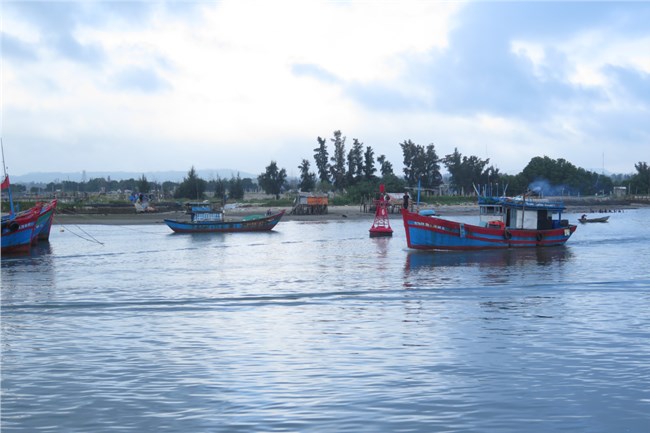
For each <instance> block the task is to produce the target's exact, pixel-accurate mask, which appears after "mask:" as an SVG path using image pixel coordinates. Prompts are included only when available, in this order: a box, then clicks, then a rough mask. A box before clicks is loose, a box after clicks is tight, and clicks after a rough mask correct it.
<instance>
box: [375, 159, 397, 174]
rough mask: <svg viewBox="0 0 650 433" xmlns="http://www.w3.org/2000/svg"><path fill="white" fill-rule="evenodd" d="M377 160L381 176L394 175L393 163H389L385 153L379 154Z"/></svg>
mask: <svg viewBox="0 0 650 433" xmlns="http://www.w3.org/2000/svg"><path fill="white" fill-rule="evenodd" d="M377 162H378V163H379V173H381V177H386V176H388V175H393V176H394V175H395V172H394V171H393V164H391V163H390V161H388V160H387V159H386V155H379V157H378V158H377Z"/></svg>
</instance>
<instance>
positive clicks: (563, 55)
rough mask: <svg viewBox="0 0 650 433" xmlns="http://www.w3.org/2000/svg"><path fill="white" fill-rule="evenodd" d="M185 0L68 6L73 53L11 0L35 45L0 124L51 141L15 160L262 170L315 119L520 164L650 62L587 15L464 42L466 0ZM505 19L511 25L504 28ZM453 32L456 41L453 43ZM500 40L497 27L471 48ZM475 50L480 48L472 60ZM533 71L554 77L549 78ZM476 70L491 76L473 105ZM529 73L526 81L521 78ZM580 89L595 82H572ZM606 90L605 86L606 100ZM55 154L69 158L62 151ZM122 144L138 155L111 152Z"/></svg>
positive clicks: (9, 69)
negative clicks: (560, 29)
mask: <svg viewBox="0 0 650 433" xmlns="http://www.w3.org/2000/svg"><path fill="white" fill-rule="evenodd" d="M68 5H69V4H68V3H61V4H59V3H54V4H50V5H49V7H50V8H64V7H67V6H68ZM128 5H130V4H128ZM128 5H127V6H128ZM183 5H184V4H183ZM188 5H190V6H191V8H189V7H188V10H185V9H183V10H182V11H181V12H182V13H179V8H170V7H166V6H165V4H164V3H155V4H153V3H146V2H145V3H142V4H137V5H136V7H137V14H135V15H133V14H131V13H130V12H129V10H126V11H125V10H122V9H120V8H122V7H123V4H122V3H84V7H82V8H72V7H71V8H70V10H68V11H62V12H61V14H62V15H64V16H65V17H66V20H64V21H65V23H67V24H68V25H69V27H68V28H66V27H64V26H58V27H57V28H56V29H55V30H53V31H55V32H56V34H58V35H62V39H63V40H64V41H68V40H69V41H72V42H71V44H72V45H73V48H74V50H77V52H81V53H82V54H83V53H84V50H85V49H86V48H88V49H89V50H90V49H92V52H91V54H92V55H88V56H85V57H84V56H83V55H77V56H69V57H66V53H65V52H64V50H63V49H62V48H61V47H54V46H50V45H48V44H49V39H48V38H47V37H46V34H48V33H47V29H45V28H44V27H43V26H44V24H43V23H44V20H47V19H48V18H47V15H46V14H45V15H41V16H39V17H38V19H30V17H32V16H33V14H34V13H36V12H34V10H31V11H30V13H31V14H32V15H29V14H26V15H21V14H20V13H19V12H17V11H16V10H14V9H10V10H7V11H6V14H5V17H4V21H3V25H4V29H3V30H4V31H5V32H6V33H7V34H8V35H11V37H12V38H15V40H17V41H22V43H24V44H27V45H25V46H28V44H32V45H33V47H34V51H35V52H36V53H37V58H38V60H37V61H33V60H31V61H27V60H24V59H14V58H7V59H5V58H3V72H2V90H3V102H2V105H3V107H2V109H3V110H2V111H3V121H2V134H3V136H4V137H6V138H9V137H11V140H7V143H5V144H6V145H7V146H10V145H11V144H10V143H17V144H18V145H19V146H20V147H21V149H23V148H24V149H31V150H33V151H35V152H39V154H47V155H50V157H48V158H43V160H44V161H47V164H44V165H43V166H38V164H39V161H40V160H41V159H40V158H39V159H36V160H35V159H34V158H33V157H29V156H28V155H25V157H23V156H22V155H21V154H18V155H17V156H16V153H14V155H12V156H13V157H14V158H15V159H16V160H15V161H14V162H13V166H14V167H15V169H16V170H17V172H18V173H20V172H28V171H35V170H41V171H44V170H51V169H54V167H51V165H52V164H55V165H57V167H56V169H57V170H83V169H86V170H104V169H115V170H119V169H131V168H133V166H135V167H136V168H137V167H141V169H142V170H145V169H146V170H156V169H186V168H187V167H189V166H190V165H196V166H197V167H201V166H203V167H205V168H209V167H216V166H218V167H228V166H229V167H232V168H236V169H240V170H243V171H248V172H260V171H262V170H263V167H264V166H265V165H267V164H268V162H269V161H270V160H271V159H275V160H277V161H278V163H279V165H281V166H286V167H287V168H288V169H291V168H293V167H295V166H297V165H298V164H299V163H300V161H301V160H302V159H303V158H312V156H313V152H312V149H313V148H315V147H316V137H317V136H325V137H328V138H329V137H330V136H331V134H332V131H333V130H335V129H341V130H342V132H343V134H344V135H346V136H348V137H349V140H350V142H351V139H352V138H359V139H360V140H361V141H362V142H364V143H365V144H366V145H370V146H373V148H374V150H375V154H376V155H377V156H378V155H379V154H382V153H383V154H386V155H387V156H388V158H389V160H391V162H392V163H393V165H394V166H395V168H396V170H397V171H401V168H399V167H400V166H401V159H402V157H401V150H400V148H399V142H401V141H403V140H405V139H412V140H413V141H415V142H416V143H418V144H425V145H426V144H428V143H431V142H433V143H434V144H436V147H437V149H438V153H439V154H440V155H444V154H446V153H450V152H451V151H453V148H454V147H458V149H459V151H460V152H461V153H463V154H464V155H472V154H474V155H477V156H479V157H485V155H486V152H485V149H486V147H488V148H489V149H490V152H489V153H487V155H488V156H490V158H491V162H493V163H495V164H496V165H497V166H500V167H502V169H505V170H507V171H509V172H517V171H519V170H521V169H522V168H523V166H524V165H525V164H526V163H527V162H528V160H529V159H530V157H533V156H538V154H539V153H543V152H544V151H546V150H547V149H551V150H552V149H554V146H555V145H554V144H553V143H554V140H555V141H557V142H562V141H563V140H575V143H574V144H575V146H574V147H577V148H579V147H580V146H582V144H581V143H584V142H586V141H589V140H590V139H589V130H588V129H585V125H586V123H585V122H584V118H583V115H584V113H586V112H590V111H592V110H600V112H607V111H608V110H612V109H618V108H620V107H624V108H625V109H627V110H632V109H634V108H633V107H634V104H637V105H638V104H639V97H638V95H637V97H636V100H634V101H632V100H631V99H627V98H626V96H625V95H626V92H628V93H629V90H627V89H621V84H620V82H621V81H624V80H623V79H622V78H621V79H619V80H618V82H615V78H616V77H621V76H622V75H621V73H622V72H620V71H619V70H611V69H610V70H607V69H605V68H606V67H611V66H617V67H621V68H630V69H633V70H638V71H645V73H649V71H650V49H647V47H648V44H649V43H650V36H648V35H647V32H646V33H645V34H644V33H642V34H640V35H634V36H633V37H630V36H626V35H625V34H621V32H620V30H617V29H615V28H613V27H611V28H610V27H607V26H605V27H601V28H597V27H594V26H590V25H588V24H589V23H587V25H584V27H582V28H580V27H579V26H578V24H580V23H579V22H576V27H577V28H579V29H581V30H579V31H576V32H574V33H572V34H571V35H570V36H569V37H557V38H554V37H553V35H554V32H553V28H552V26H553V23H549V28H548V34H547V35H544V37H539V36H538V35H535V34H534V33H530V34H524V33H522V34H518V33H513V35H512V37H511V38H510V39H509V41H510V45H509V47H506V50H507V49H508V48H509V50H510V52H506V53H483V52H481V53H477V52H473V51H471V50H472V49H473V48H472V47H473V45H472V44H471V43H468V41H472V40H480V39H482V38H485V37H486V35H485V34H484V33H481V34H473V33H472V32H473V31H474V28H473V27H472V26H467V25H466V23H465V22H464V21H463V17H464V15H463V14H462V13H461V12H462V11H464V10H466V9H469V8H472V7H473V6H474V5H473V4H472V3H469V4H462V3H457V2H427V1H411V2H401V1H400V2H398V1H386V2H382V1H379V2H354V1H352V2H331V1H329V2H328V1H322V2H318V1H289V0H282V1H277V2H266V1H222V2H196V3H188ZM100 6H101V8H100ZM518 7H522V8H523V7H524V6H521V5H520V6H518ZM111 8H114V9H111ZM6 9H7V8H6ZM481 16H482V15H481V14H478V15H474V16H473V19H476V17H481ZM490 18H491V17H490V16H487V17H486V18H485V19H486V20H489V19H490ZM45 22H46V21H45ZM47 25H51V26H52V27H54V26H55V24H54V23H51V24H45V26H47ZM50 30H51V29H50ZM480 30H481V31H482V32H484V31H485V27H482V28H480ZM500 30H502V31H503V33H504V36H503V37H504V38H506V37H510V35H508V34H507V30H508V29H507V28H502V29H500ZM459 31H462V32H463V33H462V36H463V38H464V39H462V42H463V44H462V46H459V45H454V43H455V41H457V39H456V40H455V39H454V38H453V35H454V34H458V32H459ZM68 36H69V38H68ZM492 36H494V35H492ZM492 36H490V37H492ZM497 36H498V35H497ZM66 38H68V39H66ZM473 38H476V39H473ZM499 43H500V39H498V38H495V39H493V40H490V43H488V44H485V45H478V47H490V48H492V47H499V45H498V44H499ZM474 49H476V48H474ZM492 54H495V55H492ZM497 54H498V56H496V55H497ZM513 54H515V55H516V56H518V57H519V59H520V60H525V61H526V62H529V63H530V65H532V68H531V70H532V72H534V76H527V75H525V74H529V73H530V71H529V70H527V69H526V68H525V67H522V64H524V62H520V63H517V62H516V61H513V62H512V63H511V64H506V65H504V64H500V63H499V62H502V61H505V62H508V61H510V60H511V59H510V58H509V57H508V56H511V57H513ZM472 56H474V57H476V58H479V59H480V60H479V61H474V62H472V61H469V62H467V59H470V58H471V57H472ZM443 61H444V62H445V63H441V62H443ZM482 61H485V63H481V62H482ZM454 62H455V63H454ZM455 65H461V66H460V67H458V68H455ZM475 65H478V66H481V65H482V67H483V69H481V68H480V67H475ZM513 67H519V68H520V69H519V70H517V71H516V72H517V73H518V74H519V75H518V76H513V77H512V78H511V77H508V76H506V77H503V76H501V75H500V74H502V73H509V72H512V68H513ZM441 71H443V72H444V73H441ZM616 74H618V75H616ZM486 76H489V77H492V81H490V80H488V81H485V80H484V78H485V77H486ZM495 77H498V80H497V79H494V78H495ZM613 77H614V78H613ZM452 80H453V82H452ZM641 82H642V81H641ZM486 83H487V84H486ZM491 83H493V84H496V85H504V88H503V89H501V88H498V89H497V88H494V86H493V85H492V84H491ZM509 83H514V84H513V85H512V86H507V85H508V84H509ZM540 83H544V85H550V86H556V87H551V88H550V90H552V91H550V92H548V93H547V92H546V91H547V89H548V88H547V87H543V86H541V85H540ZM481 84H483V85H486V86H487V87H485V89H486V90H487V91H488V92H487V93H486V94H485V95H484V97H483V99H482V100H480V102H479V103H478V104H476V100H477V98H479V97H480V96H481V95H480V94H479V92H478V91H477V90H480V87H478V86H479V85H481ZM614 84H617V85H618V87H616V86H614ZM450 86H454V87H453V90H452V91H451V92H449V93H448V97H449V98H450V99H448V103H449V105H450V106H451V108H452V109H453V108H457V107H460V109H456V110H453V111H452V109H449V110H446V109H445V108H441V107H435V104H434V103H433V102H432V101H435V99H434V98H435V97H436V96H437V95H439V94H442V93H444V92H445V90H446V89H447V88H448V87H450ZM522 89H523V91H524V92H526V91H530V92H531V94H521V93H517V92H522ZM575 89H581V90H580V91H585V90H584V89H586V91H587V92H589V91H593V92H596V93H594V94H593V95H592V94H589V93H588V94H587V96H586V97H585V95H580V96H579V97H577V96H576V95H575V94H573V93H571V92H575V91H576V90H575ZM600 91H602V93H603V94H604V95H608V97H609V101H608V100H605V99H600V100H599V99H598V97H600V94H599V93H597V92H600ZM508 92H511V93H508ZM454 95H460V96H462V97H463V98H466V100H465V101H458V98H453V97H454ZM495 98H496V99H495ZM512 101H519V102H518V103H513V102H512ZM522 101H523V103H522ZM612 101H617V102H616V103H615V104H614V103H613V102H612ZM641 101H642V100H641ZM454 104H455V106H454ZM463 104H467V105H466V106H469V107H470V110H463V109H464V108H465V107H463ZM472 104H474V105H472ZM475 107H478V109H477V110H472V108H475ZM521 107H527V109H528V110H530V112H531V113H538V112H539V113H542V114H540V116H545V117H543V118H539V117H536V116H532V115H530V114H529V115H528V118H525V117H526V116H522V115H524V114H526V113H521V112H520V113H515V110H520V109H521ZM509 110H510V112H512V113H513V114H512V115H509V113H508V111H509ZM548 112H550V113H551V114H550V115H549V114H547V113H548ZM636 113H637V114H638V111H637V112H636ZM517 114H519V115H517ZM522 117H524V119H522ZM619 118H622V116H619ZM531 119H534V120H535V122H532V121H531ZM558 131H560V132H562V133H563V134H564V135H559V136H558ZM596 140H599V138H596ZM592 143H593V141H592ZM50 148H51V149H50ZM513 148H515V149H519V150H518V151H517V152H514V153H513V151H512V149H513ZM566 148H567V147H566V146H564V147H562V146H559V145H558V146H557V152H556V153H557V155H555V156H556V157H565V158H567V159H568V160H571V155H570V154H566V155H562V151H563V150H565V149H566ZM521 149H525V151H521ZM583 150H584V149H583ZM62 153H64V154H66V155H68V157H66V158H60V157H57V155H61V154H62ZM124 153H131V154H138V153H140V154H143V155H147V157H146V158H140V159H139V160H135V159H134V158H121V157H120V156H117V157H116V156H115V155H121V154H124ZM69 155H74V157H69ZM577 155H580V154H577ZM549 156H551V155H549ZM525 158H528V159H525ZM628 159H629V158H628ZM633 162H636V161H633ZM575 163H576V164H577V165H580V161H579V160H576V161H575ZM144 165H146V167H145V166H144ZM623 167H628V168H629V169H631V168H632V167H633V163H631V162H629V161H622V162H621V163H620V168H618V167H617V168H618V169H622V168H623Z"/></svg>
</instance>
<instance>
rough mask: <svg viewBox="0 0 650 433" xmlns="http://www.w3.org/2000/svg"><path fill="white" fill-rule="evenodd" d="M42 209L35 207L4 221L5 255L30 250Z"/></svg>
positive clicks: (3, 239) (3, 246) (3, 242)
mask: <svg viewBox="0 0 650 433" xmlns="http://www.w3.org/2000/svg"><path fill="white" fill-rule="evenodd" d="M40 211H41V208H40V207H34V208H32V209H30V210H29V211H26V212H24V213H22V214H21V215H20V216H16V217H14V218H12V219H6V220H4V221H2V242H1V243H2V245H1V246H2V249H1V251H2V254H3V255H4V254H21V253H28V252H29V251H30V249H31V245H32V240H33V238H34V236H35V234H34V233H35V230H36V223H37V220H38V217H39V215H40Z"/></svg>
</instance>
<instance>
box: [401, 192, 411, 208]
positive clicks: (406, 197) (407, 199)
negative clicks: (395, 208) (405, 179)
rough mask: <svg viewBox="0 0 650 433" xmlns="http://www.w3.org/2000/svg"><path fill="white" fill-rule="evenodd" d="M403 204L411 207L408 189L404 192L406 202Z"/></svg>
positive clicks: (405, 206)
mask: <svg viewBox="0 0 650 433" xmlns="http://www.w3.org/2000/svg"><path fill="white" fill-rule="evenodd" d="M402 206H403V207H404V209H408V208H409V193H408V191H406V192H405V193H404V204H403V205H402Z"/></svg>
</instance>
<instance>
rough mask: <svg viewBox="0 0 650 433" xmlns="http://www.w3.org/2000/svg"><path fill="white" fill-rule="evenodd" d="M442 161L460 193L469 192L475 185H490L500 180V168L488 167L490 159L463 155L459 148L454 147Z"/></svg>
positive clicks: (453, 184) (452, 182)
mask: <svg viewBox="0 0 650 433" xmlns="http://www.w3.org/2000/svg"><path fill="white" fill-rule="evenodd" d="M442 161H443V163H444V164H445V166H446V167H447V171H448V172H449V174H450V175H451V184H452V186H453V187H454V188H455V189H456V190H457V191H458V192H460V193H464V194H469V193H471V192H472V191H473V190H474V186H477V187H481V186H488V184H491V183H495V182H498V181H499V170H498V169H495V168H494V167H492V166H490V167H488V168H486V165H487V164H488V163H489V162H490V160H489V159H486V160H482V159H481V158H479V157H477V156H469V157H467V156H462V155H461V153H460V152H458V149H457V148H454V152H453V153H451V154H449V155H446V156H445V157H444V158H443V160H442ZM494 194H496V192H494Z"/></svg>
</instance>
